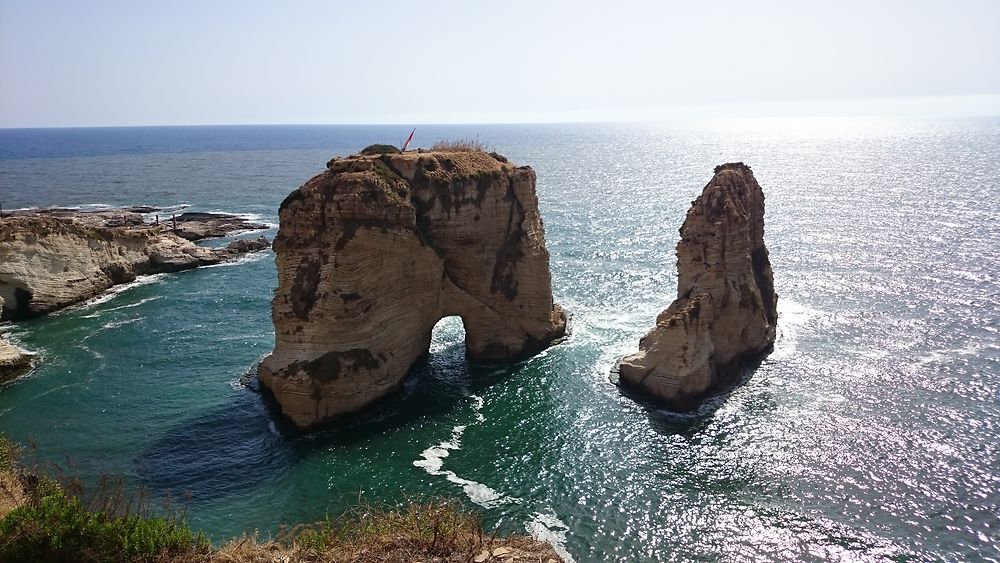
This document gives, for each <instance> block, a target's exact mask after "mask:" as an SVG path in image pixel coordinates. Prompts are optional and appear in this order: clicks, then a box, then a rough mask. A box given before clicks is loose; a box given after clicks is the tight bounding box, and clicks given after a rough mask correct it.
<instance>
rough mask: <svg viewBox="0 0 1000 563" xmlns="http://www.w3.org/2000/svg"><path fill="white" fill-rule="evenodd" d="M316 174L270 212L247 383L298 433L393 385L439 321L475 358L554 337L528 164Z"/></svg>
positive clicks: (376, 162) (347, 164) (371, 159)
mask: <svg viewBox="0 0 1000 563" xmlns="http://www.w3.org/2000/svg"><path fill="white" fill-rule="evenodd" d="M503 160H505V159H503ZM328 166H329V168H328V170H327V171H326V172H324V173H322V174H319V175H318V176H316V177H314V178H312V179H311V180H309V181H308V182H306V183H305V185H303V186H302V187H301V188H299V189H298V190H295V191H294V192H292V193H291V194H290V195H289V196H288V197H287V198H286V199H285V201H284V202H283V203H282V204H281V209H280V212H279V216H280V230H279V232H278V236H277V238H276V239H275V242H274V250H275V252H276V253H277V268H278V289H277V291H276V293H275V297H274V301H273V303H272V316H273V319H274V325H275V348H274V351H273V353H272V354H271V355H269V356H268V357H267V358H265V359H264V361H263V362H262V363H261V365H260V368H259V375H260V380H261V382H262V383H263V384H264V385H265V386H266V387H267V388H269V389H270V390H271V391H272V392H273V393H274V395H275V397H276V398H277V400H278V403H279V404H280V406H281V409H282V411H283V412H284V414H285V415H286V416H287V417H288V418H289V419H291V420H292V421H293V422H294V423H295V424H296V425H298V426H300V427H308V426H312V425H315V424H318V423H321V422H323V421H325V420H328V419H331V418H335V417H337V416H340V415H343V414H347V413H350V412H354V411H357V410H359V409H362V408H364V407H365V406H367V405H369V404H371V403H372V402H374V401H376V400H377V399H379V398H381V397H384V396H386V395H387V394H389V393H391V392H392V391H394V390H395V389H397V388H398V387H399V386H400V384H401V383H402V381H403V379H404V377H405V376H406V374H407V372H408V371H409V369H410V367H411V366H412V365H413V363H414V362H415V361H416V360H417V359H418V358H420V357H421V356H422V355H423V354H425V353H426V352H427V350H428V347H429V345H430V338H431V330H432V329H433V327H434V325H435V324H436V323H437V322H438V321H439V320H440V319H441V318H443V317H446V316H450V315H458V316H460V317H462V320H463V323H464V325H465V331H466V351H467V354H468V356H469V358H470V359H472V360H474V361H482V362H500V361H510V360H516V359H521V358H526V357H530V356H531V355H533V354H535V353H537V352H538V351H540V350H542V349H543V348H545V347H546V346H548V345H549V344H550V343H551V342H552V341H553V340H554V339H557V338H559V337H560V336H562V335H563V334H564V332H565V329H566V317H565V315H564V313H563V312H562V310H561V309H560V308H559V307H558V306H557V305H554V304H553V302H552V290H551V281H550V274H549V254H548V251H546V249H545V236H544V230H543V227H542V220H541V217H540V216H539V214H538V201H537V197H536V195H535V173H534V171H532V170H531V169H530V168H528V167H515V166H513V165H511V164H509V163H507V162H504V161H502V160H500V159H498V158H495V157H493V156H490V155H488V154H485V153H482V152H478V151H468V152H422V153H413V152H408V153H405V154H384V155H372V156H354V157H348V158H343V159H334V160H332V161H330V163H329V164H328Z"/></svg>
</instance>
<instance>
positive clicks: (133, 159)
mask: <svg viewBox="0 0 1000 563" xmlns="http://www.w3.org/2000/svg"><path fill="white" fill-rule="evenodd" d="M404 129H406V130H405V131H404ZM408 132H409V129H408V128H403V127H382V126H378V127H361V126H352V127H333V126H330V127H325V126H315V127H179V128H133V129H78V130H0V201H2V203H3V207H4V209H12V208H21V207H30V206H50V205H61V206H71V205H77V206H79V205H87V204H106V205H125V204H148V205H160V206H177V205H187V206H189V207H188V209H190V210H193V211H226V212H235V213H246V214H253V215H254V216H256V217H259V218H261V219H263V220H264V221H267V222H271V223H277V213H276V211H277V207H278V204H279V203H280V202H281V200H282V199H283V198H284V197H285V195H287V193H288V192H289V191H290V190H292V189H293V188H295V187H297V186H299V185H300V184H302V183H303V182H304V181H305V180H307V179H308V178H309V177H311V176H312V175H313V174H315V173H317V172H319V171H320V170H322V169H323V167H324V164H325V162H326V161H327V160H328V159H329V158H330V157H331V156H333V155H338V154H341V155H342V154H348V153H351V152H355V151H357V150H358V149H360V148H362V147H364V146H365V145H368V144H371V143H375V142H389V143H395V142H396V141H397V138H398V137H401V136H403V135H405V134H406V133H408ZM477 136H478V138H479V139H480V140H482V141H483V142H485V143H487V144H490V145H494V146H495V148H496V149H497V150H498V151H499V152H501V153H503V154H505V155H507V156H508V157H510V158H511V159H512V161H513V162H515V163H517V164H527V165H530V166H532V167H533V168H534V169H535V171H536V172H537V174H538V195H539V201H540V208H541V212H542V216H543V218H544V221H545V227H546V238H547V242H548V248H549V251H550V253H551V266H552V274H553V289H554V293H555V297H556V300H557V301H558V302H559V303H561V304H562V305H563V306H564V307H566V308H567V310H569V311H570V313H571V315H572V321H571V322H572V335H571V336H570V338H569V339H567V340H566V341H565V342H564V343H562V344H560V345H558V346H555V347H553V348H551V349H549V350H547V351H546V352H544V353H543V354H540V355H539V356H537V357H535V358H533V359H531V360H530V361H527V362H524V363H521V364H517V365H514V366H506V367H502V366H470V365H468V363H467V362H466V361H465V358H464V352H463V349H462V338H463V333H462V328H461V323H460V322H459V321H457V319H445V320H443V321H442V322H441V323H440V324H439V325H438V327H437V328H436V330H435V335H434V342H433V344H432V353H431V355H430V356H429V357H428V358H427V360H426V361H425V362H422V363H421V364H420V365H419V366H417V368H416V369H415V370H414V373H413V375H412V377H411V378H410V379H409V380H408V382H407V384H406V386H405V389H404V390H403V392H401V393H399V394H398V395H396V396H393V397H391V398H390V399H388V400H386V401H385V403H384V404H383V405H381V406H380V408H378V409H375V410H373V411H372V412H369V413H366V414H365V415H363V416H360V417H358V418H357V419H356V420H352V421H350V422H349V423H346V424H344V425H340V426H338V427H335V428H330V429H326V430H323V431H320V432H317V433H313V434H309V435H301V434H298V433H295V432H293V431H292V430H291V429H289V428H288V427H287V425H286V424H284V423H283V422H282V421H281V420H280V419H279V418H277V417H276V416H275V414H274V413H273V412H272V410H271V409H270V407H269V406H268V404H267V403H266V402H265V401H263V400H262V398H261V397H260V396H259V395H258V394H256V393H254V392H252V391H250V390H247V389H245V388H244V387H242V386H241V385H239V383H238V382H239V379H240V377H241V376H242V375H243V374H244V373H246V372H247V370H249V369H251V368H252V366H253V365H254V363H255V362H256V361H258V360H259V359H260V358H261V357H262V356H263V355H264V354H266V353H267V352H268V351H270V349H271V347H272V345H273V338H274V337H273V327H272V325H271V322H270V299H271V295H272V291H273V289H274V287H275V285H276V278H275V269H274V262H273V258H274V256H273V254H272V253H270V252H266V253H261V254H257V255H253V256H252V257H250V258H247V259H244V260H241V261H239V262H237V263H235V264H230V265H223V266H218V267H210V268H203V269H198V270H194V271H190V272H184V273H180V274H171V275H159V276H154V277H150V278H143V279H140V280H139V281H138V282H136V283H135V284H131V285H130V286H129V287H126V288H123V289H121V290H120V291H116V292H115V293H114V294H112V295H110V296H109V297H108V296H106V297H104V298H101V299H97V300H94V301H92V302H90V303H87V304H83V305H80V306H76V307H73V308H71V309H68V310H65V311H62V312H60V313H58V314H55V315H51V316H49V317H46V318H42V319H37V320H33V321H30V322H25V323H22V324H19V325H17V326H15V327H13V329H12V330H13V336H14V338H15V339H16V340H17V341H18V342H20V343H21V344H23V345H24V346H25V347H27V348H31V349H34V350H37V351H39V352H41V354H42V356H43V363H42V365H41V367H40V368H38V369H36V370H35V371H34V372H32V373H31V374H30V375H29V376H27V377H26V378H23V379H21V380H19V381H17V382H15V383H13V384H10V385H7V386H4V387H3V388H0V430H2V431H3V432H6V433H8V434H9V435H11V436H12V437H13V438H14V439H16V440H19V441H22V442H29V441H30V442H33V443H34V444H36V445H37V450H36V452H35V456H36V457H37V458H38V459H39V460H40V461H43V462H49V463H57V464H59V466H60V467H61V468H62V469H63V470H64V471H66V472H67V473H70V474H75V475H80V476H82V477H84V478H85V479H90V480H94V479H96V478H97V477H98V476H99V475H101V474H109V473H110V474H115V475H121V476H123V477H124V478H125V479H126V480H127V481H128V482H129V483H132V484H135V485H137V486H143V487H145V488H147V489H148V490H149V491H151V492H152V493H153V494H154V495H157V496H159V497H161V498H162V497H166V496H168V495H169V496H172V497H174V498H175V499H178V500H179V501H181V502H185V503H186V504H187V506H188V516H189V519H190V521H191V523H192V525H193V526H194V527H195V528H200V529H204V530H205V531H206V532H207V533H208V534H209V535H210V536H211V537H212V538H213V539H214V540H216V541H222V540H225V539H226V538H229V537H232V536H235V535H238V534H241V533H242V532H243V531H245V530H254V529H258V530H261V531H264V532H265V533H267V532H274V531H276V530H277V528H278V526H279V525H280V524H282V523H292V524H294V523H298V522H307V521H315V520H318V519H322V518H323V517H324V515H325V514H327V513H330V514H337V513H339V512H340V511H341V510H342V509H343V508H344V507H346V506H349V505H352V504H355V503H356V502H357V501H358V499H359V497H360V498H363V499H366V500H368V501H375V502H378V501H385V502H397V501H401V500H404V499H407V498H411V497H413V496H420V495H439V496H455V497H459V498H461V499H463V500H464V501H465V502H467V503H468V504H469V505H470V506H472V507H475V508H478V509H479V510H481V511H482V513H483V515H484V518H485V521H486V524H487V527H488V528H489V529H493V527H497V528H498V529H499V530H501V532H503V533H510V532H522V533H527V532H531V533H533V534H536V535H539V536H541V537H544V538H546V539H547V540H549V541H551V542H553V543H554V544H556V545H558V546H559V548H560V549H562V550H565V553H567V554H568V555H570V556H571V557H572V558H573V559H575V560H577V561H654V560H670V559H680V560H688V559H694V560H718V559H723V560H742V559H756V560H789V561H797V560H802V559H848V560H876V559H883V558H886V557H889V558H906V557H910V558H916V559H935V560H937V559H947V560H994V561H998V560H1000V550H998V547H997V545H998V540H1000V416H998V415H1000V337H998V331H1000V269H998V264H1000V221H998V220H997V218H998V217H1000V119H996V118H985V119H963V120H943V119H938V120H917V119H905V120H889V119H868V120H862V119H815V120H805V119H795V120H792V119H789V120H746V121H730V122H704V123H673V124H655V125H535V126H527V125H510V126H496V125H492V126H447V127H445V126H441V127H431V126H421V127H418V128H417V135H416V137H415V144H424V145H430V144H431V143H433V142H434V141H436V140H438V139H441V138H453V139H454V138H460V137H466V138H475V137H477ZM728 161H743V162H746V163H747V164H749V165H750V166H751V167H752V168H753V170H754V173H755V176H756V177H757V179H758V181H759V182H760V184H761V185H762V186H763V188H764V192H765V195H766V197H767V202H766V205H767V215H766V217H765V220H766V233H765V240H766V242H767V245H768V247H769V249H770V253H771V261H772V264H773V267H774V274H775V285H776V288H777V291H778V294H779V306H778V308H779V314H780V317H779V337H778V342H777V343H776V345H775V348H774V351H773V353H771V354H770V355H769V356H768V357H767V358H765V359H764V361H763V362H762V363H761V365H760V366H759V367H758V368H757V369H756V370H754V371H753V372H752V373H749V374H748V377H747V379H746V380H745V381H744V382H743V384H742V385H740V386H739V387H737V388H736V389H734V390H733V391H732V392H731V393H728V394H726V395H724V396H721V397H717V398H715V399H713V400H711V401H709V402H708V403H707V404H706V405H705V406H704V407H703V408H702V409H700V410H699V411H697V412H695V413H688V414H677V413H671V412H669V411H666V410H663V409H657V408H654V407H650V406H648V405H644V404H639V403H636V402H635V401H633V400H631V399H629V398H626V397H624V396H622V395H621V393H619V391H618V389H617V388H616V387H614V386H613V385H611V384H610V383H609V381H608V374H609V372H610V370H611V369H612V367H613V366H614V364H615V362H616V361H617V360H618V358H620V357H621V356H622V355H624V354H627V353H630V352H632V351H634V350H635V349H636V347H637V343H638V339H639V338H640V337H641V336H642V335H643V334H644V333H645V332H646V331H647V330H648V329H649V328H650V327H651V326H652V324H653V322H654V320H655V317H656V315H657V314H658V313H659V312H660V311H661V310H662V309H663V308H665V307H666V306H667V305H668V304H669V303H670V301H671V300H672V299H673V297H674V296H675V295H674V294H675V291H676V282H675V264H674V254H673V250H674V246H675V245H676V242H677V240H678V232H677V229H678V227H679V226H680V224H681V222H682V221H683V219H684V214H685V212H686V211H687V208H688V206H689V205H690V202H691V200H693V199H694V198H695V197H696V196H697V195H698V194H699V193H700V191H701V189H702V187H703V186H704V185H705V183H706V182H707V181H708V180H709V178H710V177H711V173H712V169H713V168H714V167H715V165H717V164H721V163H723V162H728ZM266 234H267V235H268V236H273V234H274V229H272V230H270V231H269V232H267V233H266Z"/></svg>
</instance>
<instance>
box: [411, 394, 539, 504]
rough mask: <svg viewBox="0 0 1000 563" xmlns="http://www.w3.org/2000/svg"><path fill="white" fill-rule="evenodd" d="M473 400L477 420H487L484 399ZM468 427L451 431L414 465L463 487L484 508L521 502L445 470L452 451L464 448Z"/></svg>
mask: <svg viewBox="0 0 1000 563" xmlns="http://www.w3.org/2000/svg"><path fill="white" fill-rule="evenodd" d="M470 397H471V398H472V400H473V405H472V408H473V409H474V410H475V411H476V419H477V421H479V422H482V421H483V420H485V418H484V417H483V416H482V414H481V413H480V412H479V411H480V410H482V408H483V404H484V401H483V398H482V397H479V396H478V395H471V396H470ZM465 429H466V426H465V425H459V426H456V427H454V428H452V430H451V437H450V438H449V439H447V440H445V441H443V442H441V443H440V444H437V445H435V446H431V447H429V448H427V449H426V450H424V451H423V452H421V453H420V459H418V460H415V461H414V462H413V465H414V466H415V467H419V468H421V469H423V470H424V471H426V472H427V473H429V474H431V475H434V476H442V477H444V478H445V479H447V480H448V481H450V482H452V483H455V484H456V485H461V486H462V491H464V492H465V494H466V496H468V497H469V499H470V500H472V502H474V503H476V504H478V505H479V506H482V507H483V508H494V507H497V506H501V505H504V504H514V503H519V502H521V499H519V498H516V497H510V496H507V495H505V494H503V493H501V492H499V491H496V490H494V489H492V488H490V487H489V486H487V485H484V484H483V483H479V482H477V481H473V480H471V479H465V478H463V477H459V476H458V475H457V474H456V473H455V472H454V471H449V470H447V469H443V468H444V460H445V458H447V457H448V456H449V455H450V452H451V451H452V450H460V449H461V448H462V434H463V433H464V432H465Z"/></svg>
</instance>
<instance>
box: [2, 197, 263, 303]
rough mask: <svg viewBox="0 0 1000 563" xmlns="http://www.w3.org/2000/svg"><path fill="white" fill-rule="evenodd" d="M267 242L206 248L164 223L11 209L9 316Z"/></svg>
mask: <svg viewBox="0 0 1000 563" xmlns="http://www.w3.org/2000/svg"><path fill="white" fill-rule="evenodd" d="M237 242H238V241H237ZM234 244H235V243H234ZM260 246H262V243H261V242H254V243H245V246H240V245H237V246H236V247H234V246H232V245H230V247H227V248H224V249H211V248H205V247H201V246H197V245H195V244H194V243H192V242H190V241H187V240H185V239H183V238H181V237H179V236H177V235H175V234H173V233H171V232H169V231H168V230H167V229H166V227H165V226H164V227H153V226H145V227H138V228H133V227H132V226H128V225H127V224H126V226H108V225H107V224H106V223H99V222H98V223H95V222H94V218H93V217H89V216H86V217H85V216H78V217H75V216H67V217H56V216H52V215H50V214H22V215H16V216H13V217H5V218H3V219H0V298H3V299H4V300H5V301H6V304H5V306H4V307H3V309H2V312H3V318H4V319H15V320H16V319H22V318H28V317H33V316H37V315H42V314H45V313H48V312H51V311H54V310H57V309H59V308H62V307H65V306H67V305H71V304H73V303H77V302H80V301H83V300H86V299H89V298H91V297H94V296H96V295H98V294H100V293H102V292H103V291H105V290H106V289H108V288H109V287H111V286H113V285H116V284H120V283H126V282H130V281H132V280H134V279H135V277H136V276H137V275H142V274H154V273H160V272H177V271H180V270H186V269H191V268H195V267H198V266H204V265H208V264H217V263H219V262H221V261H224V260H229V259H232V258H235V257H237V256H239V255H240V254H242V253H245V252H248V251H251V250H256V249H259V248H260Z"/></svg>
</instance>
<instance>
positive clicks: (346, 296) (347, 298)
mask: <svg viewBox="0 0 1000 563" xmlns="http://www.w3.org/2000/svg"><path fill="white" fill-rule="evenodd" d="M340 298H341V299H342V300H343V301H344V303H350V302H351V301H357V300H358V299H361V295H359V294H357V293H341V294H340Z"/></svg>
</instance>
